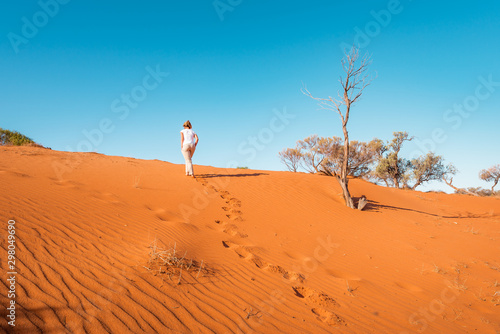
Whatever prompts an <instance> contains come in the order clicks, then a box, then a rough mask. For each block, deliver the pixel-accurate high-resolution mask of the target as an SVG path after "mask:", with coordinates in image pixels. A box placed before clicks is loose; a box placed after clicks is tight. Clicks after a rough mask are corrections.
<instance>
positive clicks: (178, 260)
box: [144, 238, 214, 285]
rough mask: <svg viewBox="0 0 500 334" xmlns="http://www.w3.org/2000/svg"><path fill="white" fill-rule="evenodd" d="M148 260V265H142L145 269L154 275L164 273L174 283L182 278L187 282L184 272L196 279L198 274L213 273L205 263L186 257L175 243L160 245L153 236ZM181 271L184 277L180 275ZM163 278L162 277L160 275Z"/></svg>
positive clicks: (179, 281) (179, 282)
mask: <svg viewBox="0 0 500 334" xmlns="http://www.w3.org/2000/svg"><path fill="white" fill-rule="evenodd" d="M149 248H150V252H149V261H148V266H147V267H146V266H144V268H146V269H147V270H149V271H150V272H152V273H153V274H154V275H155V276H156V275H165V276H166V277H167V278H168V279H169V280H170V281H172V282H174V283H175V284H177V285H178V284H181V280H182V279H184V281H185V282H188V280H187V277H186V273H188V274H190V275H189V276H190V277H192V276H193V275H194V274H196V275H195V277H194V279H195V280H197V279H198V278H199V277H200V275H201V277H203V276H204V275H207V274H213V273H214V270H212V269H209V268H207V266H206V264H204V263H203V260H202V261H201V262H198V261H195V260H193V259H189V258H186V255H187V251H186V252H184V253H182V252H179V251H178V250H177V244H175V243H174V246H173V247H171V246H170V245H169V246H168V247H161V246H159V245H158V240H157V239H156V238H155V240H153V242H152V243H151V244H150V245H149ZM183 272H184V273H185V274H184V277H183V276H182V274H183ZM162 279H163V277H162Z"/></svg>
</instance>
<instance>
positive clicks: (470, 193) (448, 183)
mask: <svg viewBox="0 0 500 334" xmlns="http://www.w3.org/2000/svg"><path fill="white" fill-rule="evenodd" d="M443 181H444V183H446V184H447V185H449V186H450V187H452V188H453V189H455V190H456V191H457V192H459V191H463V192H465V193H467V194H469V195H473V196H479V195H478V194H474V193H473V192H470V191H468V190H467V189H463V188H458V187H455V186H454V185H453V184H452V182H453V178H451V179H450V181H448V180H446V178H444V177H443Z"/></svg>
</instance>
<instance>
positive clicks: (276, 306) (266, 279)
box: [0, 147, 500, 333]
mask: <svg viewBox="0 0 500 334" xmlns="http://www.w3.org/2000/svg"><path fill="white" fill-rule="evenodd" d="M195 172H196V173H197V174H198V176H199V177H198V178H197V179H193V178H189V177H186V176H185V175H184V166H183V165H175V164H171V163H167V162H162V161H144V160H136V159H131V158H124V157H110V156H105V155H100V154H95V153H66V152H57V151H51V150H46V149H40V148H31V147H22V148H19V147H1V148H0V185H1V192H0V196H1V197H0V221H1V223H2V224H1V226H2V232H1V235H2V238H1V239H0V244H1V247H0V248H1V252H2V255H1V259H2V261H1V262H0V263H1V268H2V280H1V282H2V285H3V286H2V289H1V292H0V304H1V305H2V308H1V310H2V311H1V313H2V314H1V318H2V319H1V324H2V326H1V328H2V332H14V333H15V332H17V333H106V332H109V333H418V332H420V333H500V244H499V240H500V235H499V233H500V199H498V198H479V197H472V196H467V195H448V194H441V193H422V192H415V191H405V190H396V189H388V188H384V187H381V186H376V185H373V184H371V183H368V182H365V181H363V180H357V179H354V180H352V181H351V182H350V188H351V192H352V194H353V196H355V197H359V196H361V195H362V194H364V195H366V197H367V198H368V200H369V205H368V207H367V210H366V211H358V210H351V209H348V208H346V207H345V206H344V204H343V201H342V197H341V190H340V187H339V186H338V184H337V182H336V181H335V179H334V178H329V177H323V176H318V175H310V174H303V173H289V172H272V171H255V170H241V169H230V170H226V169H221V168H214V167H204V166H195ZM10 219H12V220H15V226H16V237H17V239H16V246H17V248H16V257H17V259H16V263H15V265H16V268H15V269H16V271H17V277H16V298H15V301H16V322H15V324H16V326H15V327H11V326H9V325H8V324H7V318H6V316H7V310H6V307H7V306H8V305H9V302H10V300H11V299H10V298H9V297H8V282H7V280H6V279H7V277H8V276H7V274H6V273H7V272H8V271H9V270H8V267H7V261H6V259H7V248H8V242H7V240H8V239H7V235H8V232H7V222H8V221H9V220H10ZM155 240H156V243H157V245H164V246H168V245H169V244H170V246H173V245H174V244H175V247H176V249H177V250H178V253H179V254H182V255H184V254H186V257H185V259H192V260H194V261H195V262H194V264H195V265H193V267H192V268H191V270H184V271H182V272H180V271H179V270H177V271H175V270H174V271H171V272H170V273H168V272H165V268H164V269H163V271H161V272H160V271H159V270H156V269H158V268H155V267H154V266H153V265H152V264H151V263H149V259H150V251H151V248H150V245H151V244H152V242H153V241H155ZM202 260H203V267H201V261H202ZM196 266H198V267H196ZM200 267H201V268H202V270H200V269H199V268H200ZM193 269H194V270H193Z"/></svg>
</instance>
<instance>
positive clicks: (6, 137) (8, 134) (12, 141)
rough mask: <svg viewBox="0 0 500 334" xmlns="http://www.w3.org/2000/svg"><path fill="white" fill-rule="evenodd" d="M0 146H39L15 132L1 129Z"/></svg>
mask: <svg viewBox="0 0 500 334" xmlns="http://www.w3.org/2000/svg"><path fill="white" fill-rule="evenodd" d="M0 145H14V146H28V145H29V146H40V145H38V144H36V143H35V142H34V141H33V140H32V139H31V138H28V137H26V136H25V135H23V134H21V133H19V132H17V131H10V130H5V129H2V128H0Z"/></svg>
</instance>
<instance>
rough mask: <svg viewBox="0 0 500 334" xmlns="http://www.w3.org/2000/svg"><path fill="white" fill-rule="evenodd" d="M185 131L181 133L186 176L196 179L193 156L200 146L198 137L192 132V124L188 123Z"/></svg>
mask: <svg viewBox="0 0 500 334" xmlns="http://www.w3.org/2000/svg"><path fill="white" fill-rule="evenodd" d="M183 126H184V130H182V131H181V150H182V155H183V156H184V160H186V175H188V176H192V177H194V172H193V162H192V160H191V159H192V158H193V154H194V151H195V150H196V145H198V135H197V134H196V133H195V132H194V131H193V130H192V126H191V122H190V121H186V122H185V123H184V124H183Z"/></svg>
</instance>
